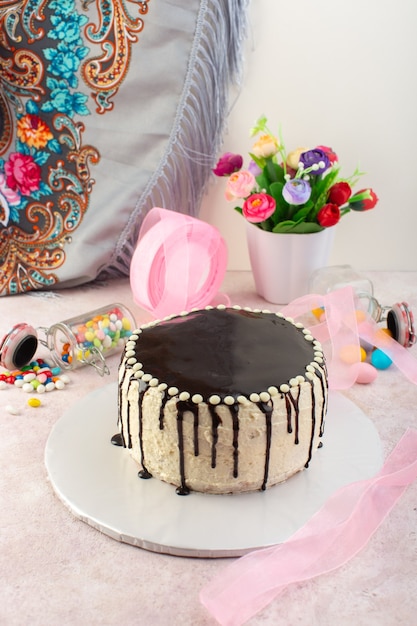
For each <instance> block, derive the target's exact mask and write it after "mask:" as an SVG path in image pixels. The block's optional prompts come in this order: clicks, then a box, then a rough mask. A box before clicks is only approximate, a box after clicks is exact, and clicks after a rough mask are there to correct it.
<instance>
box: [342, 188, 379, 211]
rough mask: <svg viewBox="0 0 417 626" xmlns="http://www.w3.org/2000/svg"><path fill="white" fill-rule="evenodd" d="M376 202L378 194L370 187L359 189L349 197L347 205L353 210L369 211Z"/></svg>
mask: <svg viewBox="0 0 417 626" xmlns="http://www.w3.org/2000/svg"><path fill="white" fill-rule="evenodd" d="M377 202H378V196H377V195H376V193H375V192H374V191H373V190H372V189H369V188H368V189H361V190H360V191H358V192H357V193H355V195H354V196H353V197H352V198H351V200H350V202H349V207H350V208H351V209H353V210H354V211H369V209H373V208H374V206H375V205H376V203H377Z"/></svg>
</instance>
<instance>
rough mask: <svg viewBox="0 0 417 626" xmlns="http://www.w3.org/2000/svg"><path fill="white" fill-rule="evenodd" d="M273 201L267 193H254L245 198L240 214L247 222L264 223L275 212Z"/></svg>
mask: <svg viewBox="0 0 417 626" xmlns="http://www.w3.org/2000/svg"><path fill="white" fill-rule="evenodd" d="M275 207H276V203H275V199H274V198H273V197H272V196H270V195H269V194H267V193H254V194H252V195H251V196H249V198H247V199H246V200H245V202H244V204H243V207H242V213H243V215H244V217H246V219H247V220H248V222H252V223H253V224H256V223H258V222H264V221H265V220H267V219H268V217H270V216H271V215H272V213H273V212H274V211H275Z"/></svg>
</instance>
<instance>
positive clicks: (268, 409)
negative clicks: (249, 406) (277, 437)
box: [257, 402, 274, 491]
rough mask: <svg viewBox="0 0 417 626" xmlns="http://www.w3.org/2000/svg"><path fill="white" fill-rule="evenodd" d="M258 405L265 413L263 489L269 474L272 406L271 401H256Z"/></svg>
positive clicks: (263, 489)
mask: <svg viewBox="0 0 417 626" xmlns="http://www.w3.org/2000/svg"><path fill="white" fill-rule="evenodd" d="M257 405H258V407H259V408H260V409H261V411H262V413H264V415H265V425H266V446H265V469H264V480H263V483H262V487H261V489H262V491H265V489H266V485H267V482H268V474H269V460H270V457H271V439H272V420H271V417H272V411H273V410H274V407H273V405H272V402H258V403H257Z"/></svg>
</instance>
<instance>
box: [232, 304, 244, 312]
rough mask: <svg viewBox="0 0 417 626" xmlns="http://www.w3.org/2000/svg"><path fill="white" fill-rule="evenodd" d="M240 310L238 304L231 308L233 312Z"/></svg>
mask: <svg viewBox="0 0 417 626" xmlns="http://www.w3.org/2000/svg"><path fill="white" fill-rule="evenodd" d="M241 308H242V307H241V306H239V304H234V305H233V306H232V309H235V311H240V309H241Z"/></svg>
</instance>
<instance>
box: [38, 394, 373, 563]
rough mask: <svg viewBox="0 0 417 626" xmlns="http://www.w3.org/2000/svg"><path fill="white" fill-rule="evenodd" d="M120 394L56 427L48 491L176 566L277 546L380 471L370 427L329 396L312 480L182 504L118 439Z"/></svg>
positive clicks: (191, 498)
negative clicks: (335, 496)
mask: <svg viewBox="0 0 417 626" xmlns="http://www.w3.org/2000/svg"><path fill="white" fill-rule="evenodd" d="M116 423H117V384H116V383H112V384H110V385H108V386H106V387H102V388H100V389H97V390H95V391H93V392H91V393H90V394H89V395H87V396H86V397H84V398H82V399H81V400H80V401H78V402H77V403H75V404H74V405H72V406H71V407H70V408H69V409H68V410H67V411H65V413H64V414H63V415H62V417H61V418H60V419H59V420H58V421H57V423H56V424H55V426H54V428H53V430H52V432H51V434H50V436H49V439H48V441H47V444H46V450H45V463H46V467H47V470H48V474H49V477H50V480H51V482H52V485H53V487H54V489H55V491H56V493H57V495H58V496H59V498H60V499H61V500H62V501H63V502H64V504H65V505H66V506H67V507H68V508H69V509H70V511H71V512H72V513H73V514H74V515H75V516H76V517H77V518H79V519H81V520H83V521H84V522H86V523H88V524H90V525H91V526H93V527H94V528H96V529H98V530H100V531H101V532H103V533H105V534H107V535H109V536H111V537H113V538H114V539H116V540H118V541H122V542H125V543H129V544H132V545H134V546H138V547H141V548H144V549H146V550H151V551H154V552H163V553H167V554H175V555H180V556H194V557H228V556H240V555H242V554H245V553H246V552H249V551H251V550H253V549H255V548H259V547H266V546H269V545H273V544H277V543H281V542H283V541H285V540H286V539H287V538H288V537H289V536H290V535H292V534H293V533H294V532H295V531H297V530H298V529H299V528H300V527H301V526H302V525H303V524H304V523H305V522H306V521H307V520H308V519H309V518H310V517H311V516H312V515H313V514H314V513H315V512H316V511H317V510H318V509H319V508H320V507H321V506H322V505H323V504H324V503H325V501H326V500H327V498H328V497H329V496H330V495H331V494H332V493H334V491H336V490H337V489H338V488H339V487H341V486H343V485H346V484H348V483H351V482H353V481H356V480H361V479H366V478H369V477H371V476H372V475H373V474H375V473H376V472H377V471H378V470H379V469H380V467H381V466H382V462H383V459H382V450H381V445H380V440H379V436H378V433H377V431H376V429H375V427H374V425H373V423H372V422H371V421H370V420H369V419H368V418H367V417H366V416H365V415H364V413H363V412H362V411H361V410H360V409H359V408H358V407H357V406H356V405H355V404H353V403H352V402H351V401H350V400H348V399H347V398H345V397H344V396H342V395H340V394H336V393H332V394H331V395H330V402H329V411H328V415H327V419H326V429H325V435H324V438H323V441H324V445H323V447H322V448H321V449H319V450H318V451H317V453H316V454H315V456H314V457H313V460H312V462H311V465H310V467H309V469H308V470H305V471H303V472H300V473H298V474H296V475H295V476H293V477H292V478H290V479H289V480H288V481H287V482H285V483H282V484H279V485H276V486H275V487H272V488H271V489H269V490H267V491H264V492H256V493H249V494H238V495H236V494H234V495H207V494H200V493H196V492H191V494H190V495H188V496H178V495H177V494H176V492H175V487H173V486H171V485H168V484H165V483H162V482H160V481H159V480H157V479H150V480H142V479H140V478H138V476H137V472H138V468H137V466H136V464H135V462H134V461H133V460H132V459H131V458H130V455H129V453H128V452H127V450H124V449H123V448H120V447H117V446H114V445H112V444H111V442H110V439H111V437H112V435H114V434H115V433H116V432H117V426H116Z"/></svg>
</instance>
